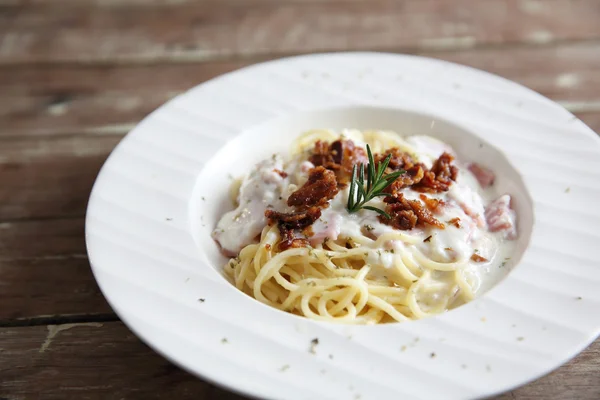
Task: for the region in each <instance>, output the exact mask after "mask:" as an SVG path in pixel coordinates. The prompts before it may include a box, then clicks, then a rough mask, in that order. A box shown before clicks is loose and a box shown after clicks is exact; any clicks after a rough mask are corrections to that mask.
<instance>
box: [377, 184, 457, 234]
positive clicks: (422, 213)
mask: <svg viewBox="0 0 600 400" xmlns="http://www.w3.org/2000/svg"><path fill="white" fill-rule="evenodd" d="M383 201H384V202H385V203H387V206H386V208H385V211H386V212H387V213H388V214H389V215H390V216H391V217H392V218H391V219H387V218H386V217H384V216H379V221H381V222H382V223H384V224H388V225H390V226H392V227H393V228H396V229H401V230H410V229H412V228H414V227H415V226H417V225H431V226H435V227H437V228H440V229H444V228H445V226H444V224H442V223H441V222H440V221H438V220H437V219H436V218H435V217H434V216H433V214H431V212H429V211H428V210H427V209H426V208H425V206H424V204H423V203H421V202H420V201H418V200H408V199H405V198H404V195H403V194H402V193H399V194H398V195H396V196H387V197H386V198H384V199H383Z"/></svg>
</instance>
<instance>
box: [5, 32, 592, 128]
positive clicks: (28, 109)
mask: <svg viewBox="0 0 600 400" xmlns="http://www.w3.org/2000/svg"><path fill="white" fill-rule="evenodd" d="M421 54H422V55H425V56H428V57H435V58H440V59H445V60H448V61H453V62H457V63H460V64H465V65H469V66H472V67H475V68H479V69H483V70H487V71H490V72H493V73H496V74H498V75H501V76H503V77H505V78H508V79H511V80H515V81H517V82H519V83H521V84H523V85H525V86H528V87H530V88H532V89H533V90H535V91H538V92H540V93H542V94H543V95H545V96H548V97H550V98H552V99H555V100H560V101H571V102H597V101H599V100H600V95H599V93H600V78H599V77H600V42H593V43H570V44H561V45H557V46H551V47H540V48H518V47H507V48H494V49H477V50H473V49H470V50H463V51H459V52H425V53H421ZM259 60H260V59H252V60H248V61H237V62H209V63H200V64H158V65H144V66H141V65H128V66H118V65H111V66H98V65H94V66H77V65H60V66H24V67H21V68H4V69H0V126H3V127H4V129H2V130H0V138H3V137H21V136H23V135H55V134H61V135H62V134H65V133H69V134H80V133H83V134H97V133H121V134H122V133H125V132H127V131H128V130H129V129H130V128H131V127H132V126H133V125H134V124H135V123H137V121H139V120H140V119H142V118H143V117H144V116H145V115H147V114H148V113H150V112H151V111H152V110H154V109H155V108H156V107H158V106H160V105H161V104H162V103H164V102H165V101H166V100H168V99H170V98H171V97H172V96H174V95H176V94H178V93H180V92H182V91H184V90H186V89H188V88H190V87H193V86H195V85H196V84H198V83H201V82H203V81H205V80H207V79H210V78H213V77H215V76H217V75H220V74H222V73H225V72H229V71H232V70H234V69H237V68H240V67H242V66H244V65H247V64H250V63H254V62H255V61H259Z"/></svg>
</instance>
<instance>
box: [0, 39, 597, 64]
mask: <svg viewBox="0 0 600 400" xmlns="http://www.w3.org/2000/svg"><path fill="white" fill-rule="evenodd" d="M598 43H600V38H585V39H552V40H541V39H539V40H532V41H529V42H520V41H515V42H502V43H478V42H473V41H472V40H468V37H442V38H438V39H435V40H434V39H430V40H424V41H423V42H422V43H421V44H419V45H407V46H400V47H398V46H369V47H368V48H351V49H338V48H335V47H331V48H324V49H319V50H294V51H277V52H274V51H272V50H264V51H263V52H261V51H257V52H254V53H223V54H218V53H215V54H211V55H210V56H207V55H205V54H203V53H201V52H193V51H187V52H179V53H163V54H155V55H152V56H119V57H115V58H104V59H94V58H89V59H73V60H59V61H45V60H42V61H39V60H32V61H16V62H2V61H0V72H1V71H2V70H7V69H11V68H18V67H26V66H27V67H28V66H39V67H44V66H45V67H60V66H64V67H71V66H117V67H127V66H160V65H178V64H207V63H213V62H217V63H221V62H223V63H225V62H231V63H236V62H243V63H247V64H248V65H252V64H257V63H261V62H267V61H273V60H278V59H280V58H289V57H296V56H303V55H309V54H327V53H344V52H356V53H361V52H366V53H369V52H382V53H392V54H406V55H424V54H423V53H428V54H427V55H426V56H428V57H433V58H438V57H435V54H439V55H440V56H444V55H445V54H449V53H454V52H458V51H465V50H469V51H488V50H509V49H510V50H513V49H514V50H537V49H545V48H553V47H556V46H563V45H584V44H591V45H593V44H598Z"/></svg>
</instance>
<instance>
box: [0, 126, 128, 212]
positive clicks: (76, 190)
mask: <svg viewBox="0 0 600 400" xmlns="http://www.w3.org/2000/svg"><path fill="white" fill-rule="evenodd" d="M120 139H121V137H120V136H111V135H109V136H92V137H82V136H68V137H55V138H51V139H45V140H4V141H2V144H1V149H0V182H2V185H0V222H2V221H10V220H14V219H23V218H28V219H31V218H56V217H81V216H83V215H84V214H85V207H86V205H87V200H88V197H89V194H90V191H91V189H92V185H93V183H94V180H95V178H96V176H97V174H98V171H99V170H100V167H101V166H102V164H103V163H104V160H105V159H106V157H107V156H108V154H109V153H110V151H111V150H112V149H113V148H114V146H115V145H116V144H117V143H118V141H119V140H120Z"/></svg>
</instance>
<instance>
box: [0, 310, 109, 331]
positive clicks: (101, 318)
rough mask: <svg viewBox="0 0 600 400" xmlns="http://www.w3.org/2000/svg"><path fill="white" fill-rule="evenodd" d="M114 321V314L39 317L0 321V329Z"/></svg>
mask: <svg viewBox="0 0 600 400" xmlns="http://www.w3.org/2000/svg"><path fill="white" fill-rule="evenodd" d="M114 321H120V319H119V317H117V315H116V314H115V313H101V314H96V313H91V314H64V315H63V314H58V315H40V316H35V317H26V318H14V319H11V318H4V319H0V328H13V327H25V326H40V325H62V324H89V323H94V324H98V323H101V322H114Z"/></svg>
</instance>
